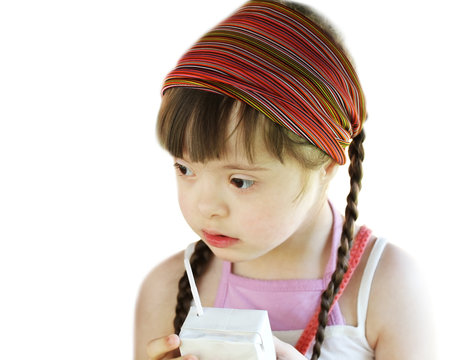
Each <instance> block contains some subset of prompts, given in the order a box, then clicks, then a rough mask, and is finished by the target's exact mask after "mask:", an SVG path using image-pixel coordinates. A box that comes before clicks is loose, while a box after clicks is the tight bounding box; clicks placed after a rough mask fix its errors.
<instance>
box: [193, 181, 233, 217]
mask: <svg viewBox="0 0 466 360" xmlns="http://www.w3.org/2000/svg"><path fill="white" fill-rule="evenodd" d="M197 206H198V209H199V212H200V213H201V215H202V216H204V217H205V218H208V219H211V218H213V217H224V216H226V215H228V206H227V204H226V202H225V199H224V195H223V194H222V191H221V190H218V189H215V188H214V187H212V186H211V187H209V186H205V187H204V189H202V191H201V192H200V194H199V198H198V205H197Z"/></svg>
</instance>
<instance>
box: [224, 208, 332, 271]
mask: <svg viewBox="0 0 466 360" xmlns="http://www.w3.org/2000/svg"><path fill="white" fill-rule="evenodd" d="M319 205H320V206H318V207H317V211H315V212H313V213H312V214H309V216H308V217H307V219H306V221H305V222H304V223H303V225H302V227H301V228H299V230H298V231H297V232H296V233H295V234H293V236H292V237H291V238H289V239H288V240H286V241H285V242H284V243H282V244H281V245H279V246H278V247H276V248H275V249H273V250H271V251H270V252H268V253H267V254H265V255H263V256H261V257H259V258H257V259H254V260H250V261H245V262H238V263H235V264H232V272H233V273H235V274H236V275H240V276H244V277H249V278H256V279H264V280H280V279H302V278H306V279H309V278H322V277H323V275H324V272H325V267H326V265H327V263H328V260H329V258H330V253H331V249H332V228H333V226H332V225H333V221H334V219H333V213H332V209H331V207H330V204H329V203H328V201H327V199H323V200H322V202H321V204H319Z"/></svg>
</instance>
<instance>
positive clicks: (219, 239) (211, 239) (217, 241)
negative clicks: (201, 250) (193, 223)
mask: <svg viewBox="0 0 466 360" xmlns="http://www.w3.org/2000/svg"><path fill="white" fill-rule="evenodd" d="M202 233H203V234H204V239H205V241H207V243H208V244H209V245H211V246H213V247H217V248H226V247H230V246H232V245H234V244H236V243H237V242H238V241H239V239H236V238H231V237H229V236H224V235H221V234H217V233H213V232H207V231H205V230H202Z"/></svg>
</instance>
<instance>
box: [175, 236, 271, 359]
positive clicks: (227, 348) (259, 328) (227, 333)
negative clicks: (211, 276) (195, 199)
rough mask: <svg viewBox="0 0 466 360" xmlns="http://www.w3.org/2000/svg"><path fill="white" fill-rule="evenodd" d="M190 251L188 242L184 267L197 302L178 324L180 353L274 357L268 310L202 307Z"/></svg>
mask: <svg viewBox="0 0 466 360" xmlns="http://www.w3.org/2000/svg"><path fill="white" fill-rule="evenodd" d="M193 251H194V244H191V245H190V246H189V247H188V248H187V249H186V252H185V267H186V272H187V273H188V278H189V282H190V286H191V291H192V293H193V300H194V303H195V305H196V306H195V307H191V309H190V311H189V313H188V316H187V317H186V320H185V322H184V323H183V326H182V327H181V331H180V338H181V346H180V351H181V355H187V354H193V355H196V356H197V357H198V358H199V359H200V360H275V359H276V356H275V348H274V345H273V336H272V331H271V329H270V323H269V317H268V314H267V311H265V310H244V309H222V308H202V306H201V302H200V298H199V295H198V292H197V288H196V284H195V282H194V277H193V276H192V271H191V265H190V264H189V258H190V257H191V254H192V253H193Z"/></svg>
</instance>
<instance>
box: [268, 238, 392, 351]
mask: <svg viewBox="0 0 466 360" xmlns="http://www.w3.org/2000/svg"><path fill="white" fill-rule="evenodd" d="M385 245H386V241H385V239H383V238H379V239H377V240H376V241H375V243H374V246H373V248H372V250H371V253H370V255H369V258H368V261H367V264H366V267H365V269H364V273H363V276H362V279H361V285H360V287H359V292H358V300H357V324H358V325H357V326H349V325H333V326H327V327H326V329H325V340H324V343H323V345H322V348H321V355H320V357H319V359H320V360H342V359H351V360H369V359H374V358H375V357H374V350H373V349H372V348H371V347H370V345H369V343H368V342H367V339H366V316H367V307H368V303H369V295H370V290H371V285H372V280H373V278H374V274H375V271H376V269H377V265H378V263H379V260H380V257H381V255H382V252H383V250H384V248H385ZM302 331H303V330H288V331H274V335H275V336H276V337H278V338H279V339H280V340H282V341H285V342H287V343H289V344H291V345H293V346H294V345H295V344H296V343H297V341H298V339H299V337H300V336H301V333H302ZM312 347H313V344H312V345H311V347H310V349H309V351H308V353H307V354H306V357H307V358H310V357H311V355H312Z"/></svg>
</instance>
